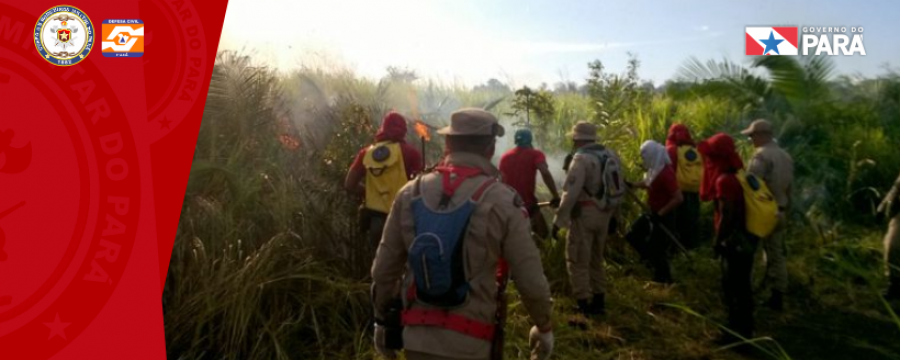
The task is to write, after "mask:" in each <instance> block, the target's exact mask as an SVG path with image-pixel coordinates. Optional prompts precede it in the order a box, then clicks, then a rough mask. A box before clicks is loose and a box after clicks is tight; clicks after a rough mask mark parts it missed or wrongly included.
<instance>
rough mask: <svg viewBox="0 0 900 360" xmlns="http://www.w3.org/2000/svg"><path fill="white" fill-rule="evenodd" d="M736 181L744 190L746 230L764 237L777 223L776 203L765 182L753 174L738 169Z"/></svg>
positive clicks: (769, 233) (770, 232)
mask: <svg viewBox="0 0 900 360" xmlns="http://www.w3.org/2000/svg"><path fill="white" fill-rule="evenodd" d="M737 178H738V181H740V183H741V187H742V188H743V190H744V203H745V206H746V213H747V231H748V232H750V233H751V234H753V235H756V236H759V237H760V238H766V237H768V236H769V235H771V234H772V231H774V230H775V226H776V225H778V203H777V202H775V196H773V195H772V192H771V191H769V187H768V186H766V182H765V181H763V179H760V178H758V177H756V176H754V175H753V174H750V173H747V172H746V171H744V170H740V171H738V173H737Z"/></svg>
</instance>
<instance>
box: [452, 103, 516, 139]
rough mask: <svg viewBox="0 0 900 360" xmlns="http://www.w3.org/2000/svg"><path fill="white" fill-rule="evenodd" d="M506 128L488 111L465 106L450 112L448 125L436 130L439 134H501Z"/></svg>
mask: <svg viewBox="0 0 900 360" xmlns="http://www.w3.org/2000/svg"><path fill="white" fill-rule="evenodd" d="M504 133H506V130H504V129H503V126H502V125H500V123H499V122H498V121H497V117H496V116H494V114H491V113H490V112H487V111H484V110H482V109H477V108H465V109H459V110H457V111H455V112H454V113H453V114H450V126H447V127H445V128H443V129H440V130H438V134H441V135H488V136H490V135H493V136H498V137H499V136H503V134H504Z"/></svg>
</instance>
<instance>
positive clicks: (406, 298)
mask: <svg viewBox="0 0 900 360" xmlns="http://www.w3.org/2000/svg"><path fill="white" fill-rule="evenodd" d="M439 133H441V134H443V135H446V146H447V150H448V155H447V157H446V159H445V161H444V162H443V163H442V164H441V166H438V167H437V168H436V169H435V170H436V171H435V172H432V173H429V174H427V175H423V176H420V177H419V178H417V179H416V180H413V181H411V182H409V183H408V184H407V185H406V186H405V187H403V189H401V190H400V192H399V193H398V195H397V198H396V201H395V202H394V204H393V208H392V209H391V212H390V214H389V216H388V219H387V224H386V226H385V229H384V235H383V237H382V239H381V243H380V244H379V247H378V251H377V254H376V257H375V262H374V264H373V265H372V279H373V285H372V286H373V288H372V294H373V302H374V306H375V318H376V326H375V347H376V350H377V351H378V352H379V353H380V354H382V355H383V356H385V357H387V358H394V357H395V356H396V351H397V349H398V348H399V347H400V346H398V345H399V344H397V343H399V341H398V340H400V339H402V347H403V348H404V349H405V351H406V358H407V359H410V360H418V359H438V360H440V359H480V360H487V359H490V358H492V356H495V355H493V354H492V350H497V348H496V346H500V347H501V348H500V349H502V343H501V344H499V345H493V343H495V342H496V341H495V340H497V337H498V333H499V331H498V330H500V331H502V323H500V324H498V322H499V321H498V320H497V318H498V316H497V314H498V299H501V298H503V297H501V296H499V295H500V294H499V293H500V291H498V289H500V288H501V287H500V286H498V283H499V281H498V279H500V278H502V274H505V273H509V274H511V275H512V280H513V281H514V282H515V285H516V289H518V292H519V294H520V295H521V297H522V302H523V303H524V305H525V309H526V310H527V311H528V314H529V315H530V317H531V320H532V322H533V324H534V326H533V327H532V329H531V333H530V334H529V337H530V343H531V345H532V357H531V358H532V359H546V358H548V357H549V356H550V353H551V351H552V348H553V332H552V324H551V300H550V287H549V284H548V282H547V279H546V277H545V276H544V271H543V267H542V265H541V258H540V254H539V252H538V249H537V247H536V245H535V243H534V242H533V241H532V239H531V227H530V222H529V218H528V213H527V211H526V210H525V209H524V207H523V202H522V200H521V199H520V198H519V197H518V195H516V193H515V191H514V190H512V189H511V188H509V187H507V186H506V185H504V184H502V183H500V182H498V181H497V180H496V178H497V176H498V174H499V172H498V170H497V168H495V167H494V166H493V165H492V164H491V163H490V159H491V157H492V156H493V153H494V144H495V142H496V136H502V135H503V133H504V129H503V127H501V126H500V125H499V124H498V123H497V118H496V117H494V115H492V114H490V113H489V112H487V111H484V110H480V109H462V110H459V111H457V112H455V113H453V115H451V117H450V126H449V127H447V128H444V129H442V130H441V131H439ZM398 308H399V309H398ZM398 317H399V320H398V319H397V318H398ZM398 323H399V325H398ZM400 325H402V327H401V326H400ZM401 329H402V330H401ZM401 333H402V336H399V334H401ZM392 344H393V346H391V345H392Z"/></svg>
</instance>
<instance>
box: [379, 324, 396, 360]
mask: <svg viewBox="0 0 900 360" xmlns="http://www.w3.org/2000/svg"><path fill="white" fill-rule="evenodd" d="M385 330H386V329H385V327H384V326H382V325H378V324H375V351H377V352H378V353H379V354H381V356H384V357H385V358H386V359H391V360H393V359H396V358H397V351H395V350H391V349H388V348H387V344H386V342H385V337H386V336H385Z"/></svg>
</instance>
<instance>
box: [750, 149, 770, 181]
mask: <svg viewBox="0 0 900 360" xmlns="http://www.w3.org/2000/svg"><path fill="white" fill-rule="evenodd" d="M771 168H772V166H771V164H770V163H769V161H768V160H766V158H765V157H764V156H763V155H762V153H756V155H753V158H752V159H750V166H748V167H747V171H748V172H749V173H751V174H753V175H754V176H756V177H758V178H760V179H763V181H769V173H770V171H771Z"/></svg>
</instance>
